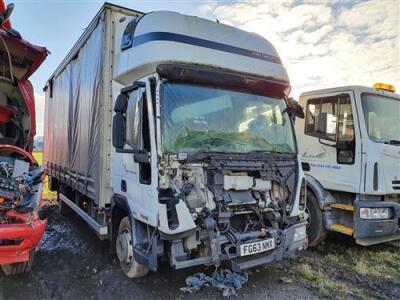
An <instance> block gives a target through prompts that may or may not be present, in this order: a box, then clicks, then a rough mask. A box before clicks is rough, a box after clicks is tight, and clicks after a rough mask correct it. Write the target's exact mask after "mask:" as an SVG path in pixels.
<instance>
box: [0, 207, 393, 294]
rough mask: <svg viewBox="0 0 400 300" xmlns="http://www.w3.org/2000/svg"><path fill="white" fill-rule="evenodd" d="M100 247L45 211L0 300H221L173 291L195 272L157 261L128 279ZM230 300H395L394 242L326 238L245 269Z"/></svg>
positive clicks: (0, 281)
mask: <svg viewBox="0 0 400 300" xmlns="http://www.w3.org/2000/svg"><path fill="white" fill-rule="evenodd" d="M339 240H341V241H342V243H338V242H339ZM108 249H109V244H108V243H107V242H104V241H100V240H98V239H97V237H96V236H95V234H94V233H93V232H92V231H91V230H90V229H88V227H87V226H86V225H85V223H84V222H83V221H81V220H80V219H79V218H78V217H77V216H70V217H68V218H66V217H63V216H59V215H57V214H56V213H55V212H52V213H51V214H50V217H49V226H48V228H47V231H46V234H45V237H44V241H43V244H42V247H41V248H40V250H39V251H38V252H37V253H36V258H35V263H34V267H33V270H32V272H31V273H29V274H25V275H22V276H18V277H5V276H4V275H3V274H0V300H3V299H74V300H78V299H146V300H149V299H222V296H221V293H220V292H218V291H216V290H213V289H211V288H205V289H202V290H200V291H199V292H197V293H196V294H194V295H188V294H186V293H183V292H181V291H180V287H182V286H184V285H185V278H186V277H187V276H189V275H191V274H193V273H195V272H196V271H199V270H201V269H200V268H192V269H186V270H172V269H171V268H170V267H169V265H168V264H167V263H165V262H163V263H161V267H160V268H159V271H158V272H157V273H150V274H149V275H148V276H146V277H145V278H141V279H136V280H130V279H128V278H126V277H125V275H124V274H123V273H122V271H121V270H120V269H119V265H118V263H117V261H116V260H115V259H114V258H113V257H111V256H110V255H109V253H108ZM238 298H243V299H268V298H270V299H318V298H339V299H340V298H341V299H349V298H350V299H352V298H353V299H357V298H358V299H365V298H370V299H374V298H381V299H400V243H393V244H389V245H388V244H387V245H381V246H376V247H372V248H368V249H365V248H361V247H356V246H355V245H354V243H353V242H352V241H351V240H350V239H344V238H343V237H331V238H329V239H328V240H327V241H326V242H325V243H324V244H323V245H322V246H320V247H318V248H317V249H309V250H308V251H307V252H305V253H304V254H303V255H301V256H300V257H298V258H295V259H291V260H286V261H284V262H281V263H278V264H275V265H269V266H265V267H259V268H257V269H254V270H251V271H250V272H249V282H248V283H247V284H246V285H245V287H243V288H242V289H241V290H239V291H238Z"/></svg>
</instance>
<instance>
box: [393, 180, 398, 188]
mask: <svg viewBox="0 0 400 300" xmlns="http://www.w3.org/2000/svg"><path fill="white" fill-rule="evenodd" d="M392 184H393V189H394V190H400V180H393V181H392Z"/></svg>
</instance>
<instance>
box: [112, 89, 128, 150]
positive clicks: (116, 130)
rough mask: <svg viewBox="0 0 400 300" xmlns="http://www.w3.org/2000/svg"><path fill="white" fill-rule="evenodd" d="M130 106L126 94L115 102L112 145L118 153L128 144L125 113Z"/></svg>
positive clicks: (121, 95)
mask: <svg viewBox="0 0 400 300" xmlns="http://www.w3.org/2000/svg"><path fill="white" fill-rule="evenodd" d="M127 105H128V97H127V96H126V95H125V94H120V95H119V96H118V98H117V100H116V101H115V105H114V111H115V113H116V114H115V115H114V117H113V128H112V131H113V132H112V143H113V146H114V147H115V148H116V151H117V152H119V151H118V150H122V149H123V148H124V146H125V143H126V120H125V115H124V114H125V113H126V108H127Z"/></svg>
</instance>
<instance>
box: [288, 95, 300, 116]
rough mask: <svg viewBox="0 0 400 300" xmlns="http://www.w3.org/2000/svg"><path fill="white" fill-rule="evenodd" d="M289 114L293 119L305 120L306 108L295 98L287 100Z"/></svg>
mask: <svg viewBox="0 0 400 300" xmlns="http://www.w3.org/2000/svg"><path fill="white" fill-rule="evenodd" d="M286 105H287V112H288V113H289V115H290V116H291V117H295V118H300V119H304V108H303V107H302V106H301V105H300V104H299V103H298V102H297V101H296V100H294V99H293V98H289V99H287V100H286Z"/></svg>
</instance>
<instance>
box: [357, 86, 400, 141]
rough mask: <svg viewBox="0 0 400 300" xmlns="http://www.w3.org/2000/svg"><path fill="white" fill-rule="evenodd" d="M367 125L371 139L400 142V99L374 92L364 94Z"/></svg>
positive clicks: (363, 105)
mask: <svg viewBox="0 0 400 300" xmlns="http://www.w3.org/2000/svg"><path fill="white" fill-rule="evenodd" d="M361 99H362V107H363V111H364V119H365V125H366V127H367V132H368V135H369V137H370V139H371V140H373V141H374V142H377V143H386V144H393V145H397V144H400V122H399V118H400V100H398V99H394V98H389V97H384V96H381V95H374V94H362V95H361Z"/></svg>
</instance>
